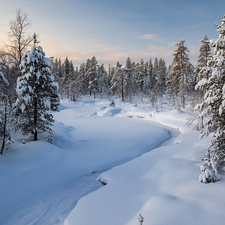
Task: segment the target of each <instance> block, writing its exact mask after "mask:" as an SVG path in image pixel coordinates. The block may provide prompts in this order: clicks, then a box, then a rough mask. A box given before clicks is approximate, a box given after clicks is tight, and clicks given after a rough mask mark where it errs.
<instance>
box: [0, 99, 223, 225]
mask: <svg viewBox="0 0 225 225" xmlns="http://www.w3.org/2000/svg"><path fill="white" fill-rule="evenodd" d="M116 106H117V107H116V108H115V110H113V108H111V107H108V100H93V99H88V98H87V99H83V100H80V101H77V102H75V103H74V102H69V101H64V102H62V104H61V106H60V110H61V111H60V112H54V113H53V115H54V119H55V120H56V121H57V122H56V123H55V126H54V128H53V136H54V145H52V144H49V143H47V142H46V141H38V142H32V141H31V138H29V137H27V138H26V139H25V144H22V141H23V140H24V137H22V136H21V135H20V134H17V135H16V136H15V137H14V140H15V145H11V147H10V149H9V151H6V153H5V154H3V155H2V156H1V157H0V171H1V173H0V180H1V183H0V188H1V192H0V199H1V202H0V212H1V217H0V224H3V225H12V224H13V225H24V224H26V225H34V224H36V225H51V224H52V225H53V224H54V225H62V224H64V225H75V224H82V225H90V224H92V225H106V224H107V225H115V224H121V225H125V224H126V225H136V224H138V218H140V217H139V214H141V215H142V216H143V218H144V222H143V225H144V224H173V225H180V224H182V225H183V224H184V225H185V224H187V225H190V224H195V225H200V224H204V225H211V224H217V225H223V224H224V223H225V216H224V207H225V203H224V200H223V198H222V197H221V196H224V195H225V185H224V176H223V175H220V178H221V181H219V182H216V183H214V184H207V185H206V184H203V183H201V182H199V181H198V176H199V172H200V171H199V167H200V164H201V162H200V161H199V159H201V157H202V155H203V153H204V152H205V148H206V147H207V145H208V142H209V140H210V137H208V138H206V139H201V140H199V138H198V136H199V134H198V132H193V131H190V130H189V129H188V128H187V127H186V125H185V124H186V119H187V118H188V117H189V112H190V109H189V108H188V107H187V109H186V111H181V110H172V109H171V108H170V107H169V106H168V105H167V107H165V108H166V111H164V112H155V111H154V110H153V109H152V108H151V106H150V105H148V104H141V103H139V104H138V107H133V105H132V104H130V103H121V102H116ZM43 140H44V139H43ZM151 149H153V150H152V151H151ZM102 184H106V185H104V186H103V185H102ZM74 207H75V208H74ZM73 208H74V209H73ZM64 220H65V221H64Z"/></svg>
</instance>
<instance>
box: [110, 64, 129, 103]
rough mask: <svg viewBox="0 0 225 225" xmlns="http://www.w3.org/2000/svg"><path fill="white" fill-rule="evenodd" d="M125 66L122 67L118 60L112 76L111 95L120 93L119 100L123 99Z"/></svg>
mask: <svg viewBox="0 0 225 225" xmlns="http://www.w3.org/2000/svg"><path fill="white" fill-rule="evenodd" d="M126 72H127V68H126V67H122V66H121V65H120V64H119V62H117V67H116V72H115V74H114V75H113V78H112V87H111V89H110V90H111V93H112V95H121V101H124V100H125V98H124V84H125V77H126Z"/></svg>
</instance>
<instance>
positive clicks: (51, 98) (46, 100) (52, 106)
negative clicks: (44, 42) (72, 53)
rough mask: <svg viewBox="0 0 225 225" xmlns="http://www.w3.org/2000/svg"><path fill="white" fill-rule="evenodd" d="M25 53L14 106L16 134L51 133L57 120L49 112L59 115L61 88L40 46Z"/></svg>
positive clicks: (35, 136) (35, 138)
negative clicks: (17, 132)
mask: <svg viewBox="0 0 225 225" xmlns="http://www.w3.org/2000/svg"><path fill="white" fill-rule="evenodd" d="M35 43H36V40H34V47H33V48H32V49H31V50H30V51H27V52H25V53H24V55H23V58H22V62H21V65H20V69H21V74H22V76H21V77H19V78H18V79H17V90H16V91H17V94H18V98H17V100H16V102H15V104H14V108H13V115H14V118H15V121H14V122H15V131H17V130H21V131H22V134H23V135H28V134H34V141H36V140H37V138H38V133H42V132H49V133H51V132H52V129H51V128H50V126H52V125H53V123H54V119H53V116H52V114H51V113H49V110H52V111H58V106H59V94H58V92H57V91H58V84H57V82H54V76H53V75H51V74H50V70H51V69H52V65H51V63H50V60H49V59H48V58H46V57H45V53H44V51H43V49H42V48H41V47H40V46H38V47H35Z"/></svg>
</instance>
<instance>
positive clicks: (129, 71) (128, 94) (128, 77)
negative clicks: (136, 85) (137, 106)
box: [124, 57, 133, 102]
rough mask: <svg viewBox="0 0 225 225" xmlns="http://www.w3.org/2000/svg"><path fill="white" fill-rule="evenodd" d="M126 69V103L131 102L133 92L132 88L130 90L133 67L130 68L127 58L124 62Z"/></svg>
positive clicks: (130, 64)
mask: <svg viewBox="0 0 225 225" xmlns="http://www.w3.org/2000/svg"><path fill="white" fill-rule="evenodd" d="M126 68H127V71H126V73H125V77H124V97H125V99H126V100H127V101H129V102H130V101H131V100H132V92H133V88H132V80H133V67H132V63H131V60H130V57H128V58H127V60H126Z"/></svg>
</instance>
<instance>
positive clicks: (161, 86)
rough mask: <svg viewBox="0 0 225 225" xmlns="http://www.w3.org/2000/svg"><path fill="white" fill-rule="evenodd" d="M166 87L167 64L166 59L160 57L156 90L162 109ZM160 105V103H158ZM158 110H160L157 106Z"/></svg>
mask: <svg viewBox="0 0 225 225" xmlns="http://www.w3.org/2000/svg"><path fill="white" fill-rule="evenodd" d="M165 89H166V64H165V61H164V60H163V59H162V58H160V59H159V65H158V73H157V76H156V84H155V90H156V91H155V92H156V94H157V101H159V102H160V105H161V110H163V94H164V92H165ZM157 105H158V104H157ZM156 110H158V109H157V108H156Z"/></svg>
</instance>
